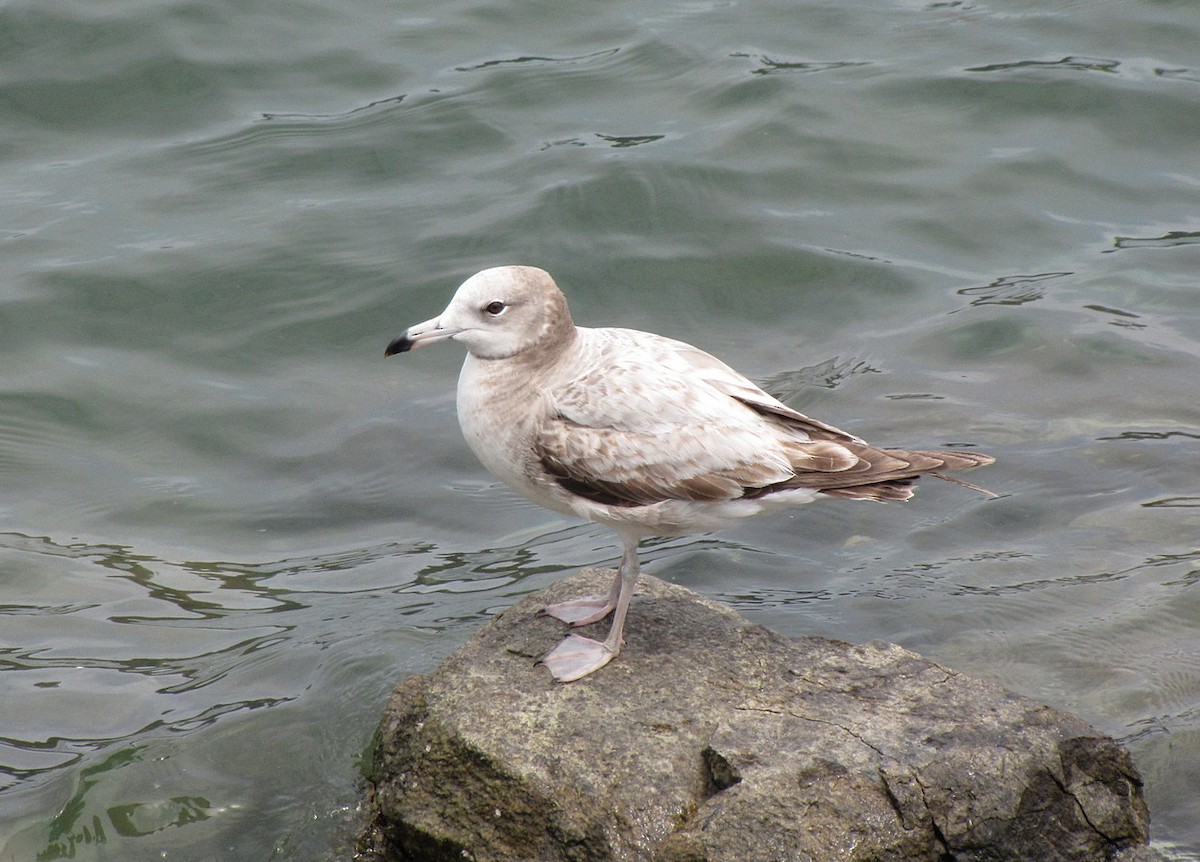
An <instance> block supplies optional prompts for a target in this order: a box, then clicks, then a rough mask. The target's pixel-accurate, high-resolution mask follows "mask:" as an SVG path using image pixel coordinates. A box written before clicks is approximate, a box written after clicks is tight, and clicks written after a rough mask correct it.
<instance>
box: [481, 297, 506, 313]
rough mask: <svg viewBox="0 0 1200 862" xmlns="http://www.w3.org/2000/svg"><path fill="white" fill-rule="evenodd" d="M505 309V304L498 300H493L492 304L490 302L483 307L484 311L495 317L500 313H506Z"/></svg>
mask: <svg viewBox="0 0 1200 862" xmlns="http://www.w3.org/2000/svg"><path fill="white" fill-rule="evenodd" d="M505 307H506V306H505V305H504V303H503V302H501V301H500V300H498V299H493V300H492V301H491V302H489V303H488V304H487V305H485V306H484V307H483V310H484V311H486V312H487V313H488V314H490V315H492V316H493V317H494V316H496V315H498V314H499V313H500V312H502V311H504V309H505Z"/></svg>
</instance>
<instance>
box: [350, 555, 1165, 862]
mask: <svg viewBox="0 0 1200 862" xmlns="http://www.w3.org/2000/svg"><path fill="white" fill-rule="evenodd" d="M611 577H612V573H611V572H610V571H605V570H586V571H584V572H581V573H580V574H578V575H575V576H572V577H569V578H565V579H563V580H562V581H559V582H558V583H556V584H554V585H553V586H551V587H549V588H547V589H545V590H543V591H541V592H539V593H537V594H534V595H531V596H528V597H526V598H525V599H524V600H522V601H521V602H520V603H518V604H517V605H515V606H514V607H512V608H510V609H509V610H507V611H505V612H504V613H502V614H501V615H500V616H499V617H497V618H496V619H495V620H494V621H492V622H491V623H489V624H488V625H487V626H485V627H484V628H483V629H481V630H480V631H479V633H478V634H476V635H475V637H474V638H472V639H471V641H470V642H468V643H467V644H466V645H464V646H463V647H462V648H461V649H459V650H458V651H457V652H456V653H454V654H453V655H452V656H450V657H449V658H448V659H447V660H446V661H445V662H444V663H443V665H442V666H441V667H440V668H439V669H438V670H437V671H436V672H435V673H434V674H433V675H431V676H428V677H422V676H417V677H412V678H410V679H407V680H405V681H404V682H403V683H401V684H400V685H399V686H398V688H397V689H396V692H395V694H394V696H393V698H392V701H391V703H390V704H389V706H388V709H387V712H386V714H385V716H384V719H383V722H382V724H381V726H380V731H379V738H378V740H377V744H376V748H375V751H374V755H373V764H372V767H371V775H370V783H371V785H372V789H373V798H372V801H371V806H372V817H373V824H372V826H371V827H370V828H369V829H368V831H367V833H366V834H365V835H364V837H363V842H362V847H363V851H362V857H363V858H367V859H386V860H421V862H440V860H456V862H461V860H464V859H468V860H470V859H473V860H477V862H507V860H521V862H543V860H544V862H550V860H572V862H609V860H620V862H635V860H636V862H650V860H654V862H759V860H763V862H766V860H781V862H782V860H818V862H833V860H857V862H873V860H896V862H900V860H931V862H933V861H934V860H943V862H944V860H980V862H983V860H1088V862H1093V860H1116V859H1120V860H1134V859H1139V860H1141V859H1151V858H1153V857H1152V855H1151V854H1150V852H1149V851H1148V850H1147V849H1146V847H1145V845H1146V841H1147V833H1148V819H1149V818H1148V814H1147V810H1146V805H1145V802H1144V800H1143V797H1142V786H1141V779H1140V777H1139V775H1138V773H1137V770H1136V769H1135V768H1134V766H1133V764H1132V763H1131V761H1130V758H1129V755H1128V753H1127V752H1126V751H1125V750H1124V749H1123V748H1121V747H1120V746H1118V745H1117V744H1116V743H1115V742H1114V741H1113V740H1112V739H1110V738H1108V737H1105V736H1102V735H1101V734H1099V733H1098V732H1097V731H1095V730H1094V729H1092V728H1091V727H1089V726H1088V725H1087V724H1085V723H1084V722H1083V721H1081V720H1080V719H1078V718H1075V717H1074V716H1071V715H1067V714H1064V713H1062V712H1058V711H1056V710H1054V709H1051V708H1050V707H1047V706H1043V705H1040V704H1037V703H1034V702H1032V701H1030V700H1028V699H1026V698H1023V697H1019V696H1017V695H1014V694H1011V693H1009V692H1006V691H1004V690H1003V689H1001V688H999V687H998V686H995V685H993V684H990V683H987V682H983V681H980V680H976V679H971V678H969V677H965V676H963V675H962V674H959V673H956V672H955V671H952V670H949V669H947V668H944V667H941V666H939V665H936V664H934V663H932V662H930V661H927V660H926V659H923V658H922V657H921V656H919V655H916V654H915V653H912V652H909V651H907V650H905V649H902V648H901V647H898V646H894V645H889V644H879V643H873V644H847V643H841V642H838V641H830V640H825V639H820V638H805V639H800V640H793V639H790V638H785V637H783V636H782V635H779V634H776V633H774V632H771V631H769V630H767V629H764V628H762V627H761V626H756V625H753V624H751V623H750V622H748V621H747V620H745V619H744V618H742V617H740V616H738V615H737V614H736V613H734V612H733V611H731V610H729V609H727V608H724V607H722V606H720V605H718V604H716V603H714V602H711V601H709V600H707V599H704V598H701V597H700V596H697V595H695V594H694V593H691V592H689V591H688V590H685V589H683V588H681V587H675V586H672V585H669V584H666V583H664V582H662V581H659V580H657V579H655V578H651V577H645V576H644V577H643V583H642V584H640V585H639V590H638V594H637V596H636V597H635V599H634V602H633V606H632V608H631V611H630V615H629V621H628V624H627V629H626V638H627V640H628V645H627V647H626V649H625V651H624V652H622V654H621V655H620V656H619V657H618V658H617V659H616V660H615V661H613V662H612V663H611V664H610V665H608V666H607V667H605V668H602V669H601V670H600V671H598V672H596V673H595V674H593V675H591V676H589V677H586V678H584V679H583V680H580V681H578V682H574V683H571V684H569V685H563V684H560V683H556V682H554V681H553V680H552V679H551V678H550V674H549V672H548V671H547V670H546V669H545V668H543V667H540V666H538V665H537V659H538V658H540V657H541V656H542V655H544V654H545V653H546V652H548V651H549V650H550V649H552V648H553V647H554V646H555V645H556V644H557V643H558V641H559V640H560V639H561V638H562V637H563V635H564V633H565V628H566V627H565V626H564V625H563V624H562V623H560V622H558V621H556V620H553V619H551V618H549V617H546V616H544V615H539V611H540V610H541V609H542V608H543V607H544V606H545V605H546V604H547V603H549V602H553V601H561V600H563V599H566V598H573V597H578V596H580V595H583V594H586V593H603V592H605V591H606V590H607V589H608V583H609V581H610V579H611ZM606 627H607V622H602V623H598V624H596V625H595V626H591V627H588V628H590V629H592V630H593V631H595V632H599V633H600V634H601V636H603V633H604V632H606V631H607V628H606ZM589 633H590V632H589ZM593 636H595V635H594V634H593Z"/></svg>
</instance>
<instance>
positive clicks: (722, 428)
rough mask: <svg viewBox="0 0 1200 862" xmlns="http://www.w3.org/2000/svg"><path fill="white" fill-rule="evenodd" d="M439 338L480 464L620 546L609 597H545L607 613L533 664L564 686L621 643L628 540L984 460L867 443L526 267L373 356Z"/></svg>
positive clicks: (480, 285) (720, 523) (893, 486)
mask: <svg viewBox="0 0 1200 862" xmlns="http://www.w3.org/2000/svg"><path fill="white" fill-rule="evenodd" d="M447 340H454V341H458V342H461V343H462V344H463V345H464V346H465V347H466V348H467V358H466V361H465V362H464V363H463V367H462V373H461V374H460V375H459V378H458V421H459V424H460V425H461V426H462V432H463V436H464V437H465V438H466V441H467V445H468V446H470V447H471V450H472V451H473V452H474V453H475V455H476V456H477V457H478V458H479V460H480V461H481V462H483V465H484V466H485V467H487V468H488V470H490V471H491V472H492V473H494V474H495V475H496V476H497V477H498V478H500V479H502V480H504V482H505V483H507V484H508V485H509V486H511V487H512V488H514V489H515V490H517V491H519V492H520V493H522V494H524V495H525V496H526V497H528V498H529V499H530V500H532V501H533V502H535V503H537V504H538V505H541V506H545V507H546V508H547V509H553V510H554V511H556V512H562V513H564V514H567V515H575V516H577V517H580V518H584V519H586V520H589V521H595V522H596V523H599V524H605V525H606V526H608V527H610V528H611V529H612V530H613V531H614V532H615V533H616V534H617V535H618V536H619V537H620V539H621V542H622V544H623V545H624V553H623V554H622V555H621V565H620V567H619V569H618V571H617V576H616V578H615V579H614V581H613V585H612V589H611V590H610V591H609V593H608V595H607V596H586V597H584V598H581V599H576V600H574V601H568V602H560V603H558V604H554V605H550V606H549V607H547V608H546V612H547V613H548V614H550V615H551V616H553V617H556V618H557V619H559V620H562V621H563V622H566V623H569V624H571V625H572V626H582V625H587V624H588V623H594V622H597V621H599V620H602V619H604V617H606V616H608V615H609V614H610V613H612V614H613V621H612V627H611V629H610V630H609V634H608V638H607V639H606V640H605V641H604V642H603V643H601V642H600V641H595V640H592V639H591V638H585V637H583V636H582V635H579V634H571V635H568V636H567V638H566V639H565V640H563V642H562V643H560V644H559V645H558V646H557V647H556V648H555V649H554V650H553V651H552V652H550V653H549V654H548V655H547V656H546V657H545V658H544V659H543V660H542V661H543V663H544V664H545V665H546V666H547V667H548V668H549V669H550V672H551V673H552V674H553V675H554V677H555V678H556V679H558V680H560V681H562V682H570V681H572V680H576V679H579V678H580V677H583V676H586V675H587V674H589V673H591V672H592V671H594V670H597V669H598V668H601V667H603V666H604V665H606V664H608V662H609V661H611V660H612V659H613V658H614V657H615V656H616V655H617V654H618V653H619V652H620V651H621V645H622V644H623V643H624V640H623V639H622V637H621V633H622V630H623V629H624V627H625V614H626V612H627V611H628V610H629V600H630V598H631V597H632V595H633V590H634V586H635V584H636V583H637V579H638V572H639V565H638V553H637V551H638V541H639V540H640V539H641V538H642V537H644V536H680V535H687V534H690V533H704V532H708V531H711V530H717V529H720V528H723V527H727V526H729V525H731V524H735V523H737V522H738V521H741V520H742V519H743V518H748V517H750V516H751V515H758V514H760V513H763V512H771V511H776V510H778V509H784V508H788V507H790V506H795V505H798V504H800V503H807V502H809V501H810V500H812V499H814V498H815V497H817V496H818V495H821V494H823V495H825V496H828V497H849V498H852V499H856V500H876V501H879V502H884V501H888V500H907V499H908V498H909V497H911V496H912V495H913V483H914V482H915V480H916V478H917V477H918V476H920V475H921V474H923V473H924V474H929V475H931V476H937V477H938V478H948V477H946V476H943V475H942V471H946V470H965V469H968V468H970V467H981V466H983V465H985V464H990V463H992V461H993V460H995V459H993V458H992V457H990V456H988V455H983V454H979V453H974V452H925V451H911V452H910V451H907V450H903V449H877V448H875V447H874V446H869V445H868V444H867V443H865V442H863V441H862V440H860V439H859V438H858V437H855V436H853V435H852V434H847V433H846V432H845V431H840V430H838V429H837V428H834V427H833V426H832V425H826V424H825V423H823V422H818V421H817V420H815V419H810V418H809V417H807V416H805V415H803V414H802V413H797V412H796V411H795V410H793V409H791V408H790V407H788V406H787V405H786V404H784V403H783V402H781V401H778V400H776V399H775V398H773V397H771V396H770V395H768V394H767V393H766V392H764V391H763V390H762V389H760V388H759V387H758V386H756V385H754V383H752V382H751V381H750V380H748V379H747V378H745V377H743V376H742V375H741V374H739V373H738V372H736V371H734V370H733V369H732V368H730V367H729V366H728V365H726V364H725V363H723V362H721V361H720V360H719V359H717V358H715V357H713V356H710V355H709V354H707V353H705V352H704V351H702V350H700V349H698V348H696V347H692V346H691V345H690V344H684V343H683V342H681V341H674V340H672V339H670V338H664V337H663V336H661V335H654V334H653V333H649V332H638V331H637V330H633V329H612V328H602V329H587V328H584V327H582V326H576V325H575V324H574V322H573V321H572V320H571V312H570V311H569V310H568V309H567V301H566V298H565V297H564V296H563V295H562V292H561V291H560V290H559V289H558V286H557V285H556V284H555V283H554V280H553V279H552V278H551V277H550V275H549V273H547V272H544V271H543V270H540V269H535V268H534V267H529V266H501V267H496V268H494V269H485V270H484V271H483V272H480V273H477V274H475V275H473V276H471V277H470V278H469V279H467V280H466V281H465V282H463V284H462V286H461V287H459V288H458V291H457V292H456V293H455V294H454V298H453V299H451V300H450V304H449V305H448V306H447V307H446V310H445V311H443V312H442V313H441V314H440V315H438V316H437V317H435V318H433V319H432V320H427V321H425V322H424V323H418V324H417V325H416V326H410V327H409V328H408V330H406V331H405V332H404V334H403V335H401V336H400V337H399V338H397V339H395V340H394V341H392V343H391V344H389V345H388V346H387V350H386V352H385V355H386V356H391V355H393V354H396V353H404V352H406V351H408V350H414V349H416V348H418V347H424V346H425V345H427V344H434V343H436V342H438V341H447ZM951 481H956V482H958V484H962V485H967V487H970V488H974V489H975V490H979V491H982V490H983V489H981V488H975V486H974V485H968V484H967V483H965V482H961V481H959V480H951ZM984 493H989V492H986V491H985V492H984ZM614 612H615V613H614Z"/></svg>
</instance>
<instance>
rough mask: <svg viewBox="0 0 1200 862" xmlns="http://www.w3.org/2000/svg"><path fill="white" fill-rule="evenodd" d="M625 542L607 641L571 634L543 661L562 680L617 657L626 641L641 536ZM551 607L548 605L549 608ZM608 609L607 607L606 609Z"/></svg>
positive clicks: (613, 591)
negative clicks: (624, 636)
mask: <svg viewBox="0 0 1200 862" xmlns="http://www.w3.org/2000/svg"><path fill="white" fill-rule="evenodd" d="M621 538H622V540H623V541H624V542H625V552H624V554H622V556H621V567H620V569H618V570H617V580H616V583H614V584H613V590H612V592H611V593H610V594H609V599H610V600H612V599H614V598H615V602H614V607H615V609H616V613H615V614H614V615H613V621H612V628H610V629H609V631H608V637H607V638H606V639H605V641H604V643H600V642H599V641H594V640H592V639H591V638H585V637H584V636H583V635H577V634H570V635H567V637H566V639H565V640H564V641H563V642H562V643H560V644H559V645H558V646H556V647H555V648H554V649H553V650H552V651H551V652H550V653H549V655H547V656H546V657H545V658H544V659H542V664H544V665H545V666H546V667H548V668H550V673H552V674H553V675H554V678H555V679H557V680H558V681H559V682H572V681H574V680H577V679H580V678H582V677H585V676H587V675H588V674H589V673H592V672H593V671H595V670H599V669H600V668H602V667H604V666H605V665H606V664H608V663H609V662H610V661H612V660H613V659H614V658H616V657H617V654H618V653H620V652H621V645H622V644H623V643H624V642H625V641H624V639H623V638H622V632H623V631H624V629H625V615H626V613H628V611H629V601H630V599H632V598H633V590H634V587H636V586H637V579H638V575H639V574H640V572H641V569H640V566H639V564H638V556H637V546H638V542H637V538H636V537H632V536H630V537H625V536H622V537H621ZM547 610H548V609H547ZM605 613H607V611H606V612H605Z"/></svg>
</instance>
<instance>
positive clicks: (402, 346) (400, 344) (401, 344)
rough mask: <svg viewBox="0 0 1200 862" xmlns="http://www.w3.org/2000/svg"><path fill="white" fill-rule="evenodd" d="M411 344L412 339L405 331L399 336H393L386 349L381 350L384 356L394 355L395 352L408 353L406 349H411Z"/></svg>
mask: <svg viewBox="0 0 1200 862" xmlns="http://www.w3.org/2000/svg"><path fill="white" fill-rule="evenodd" d="M412 346H413V343H412V340H411V339H410V338H409V337H408V335H407V333H406V334H404V335H401V336H400V337H399V338H393V339H392V342H391V343H390V344H389V345H388V346H387V349H386V350H384V351H383V355H384V357H385V358H386V357H388V356H395V355H396V354H397V353H408V351H410V350H412Z"/></svg>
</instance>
